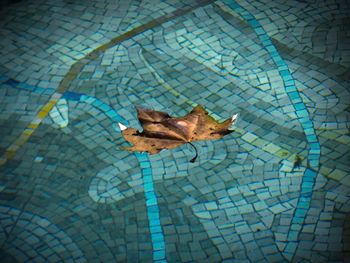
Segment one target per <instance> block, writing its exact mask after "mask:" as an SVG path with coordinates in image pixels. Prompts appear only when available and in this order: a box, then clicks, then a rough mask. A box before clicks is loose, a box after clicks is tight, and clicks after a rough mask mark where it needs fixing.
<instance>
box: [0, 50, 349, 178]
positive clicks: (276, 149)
mask: <svg viewBox="0 0 350 263" xmlns="http://www.w3.org/2000/svg"><path fill="white" fill-rule="evenodd" d="M141 56H142V53H141ZM141 60H142V61H143V62H144V63H145V65H146V67H149V70H150V71H151V72H152V73H153V74H155V75H154V76H155V77H156V78H157V80H158V81H159V82H160V83H164V85H165V86H166V87H167V90H168V91H169V92H170V93H171V94H173V95H175V96H181V97H182V98H183V100H184V102H186V103H187V104H188V105H190V106H192V107H194V106H196V105H197V104H196V103H194V102H193V101H191V100H189V99H187V98H186V97H185V96H183V95H181V94H180V93H178V92H177V91H176V90H175V89H174V88H172V87H171V86H170V85H169V84H167V83H166V82H165V81H164V80H163V79H162V78H161V76H160V75H159V74H158V73H157V72H156V71H155V70H154V68H153V67H152V66H151V65H150V64H149V63H148V62H147V61H146V60H144V57H143V56H142V57H141ZM1 77H3V79H4V76H2V75H1V74H0V80H1ZM6 79H8V81H6V82H3V83H0V85H1V84H8V83H10V86H11V87H12V88H18V89H20V90H25V91H30V92H33V93H36V94H44V93H45V92H46V93H47V91H50V92H51V93H54V92H55V90H54V89H52V88H41V87H34V86H32V85H29V84H25V83H20V82H17V81H16V80H13V79H9V78H6ZM44 95H50V94H44ZM82 96H85V98H87V97H88V96H87V95H84V94H82V93H77V92H72V91H66V92H65V93H64V94H63V96H62V99H68V100H73V101H79V100H80V97H82ZM83 98H84V97H83ZM86 100H87V99H86ZM89 100H98V99H97V98H96V97H93V96H89ZM90 104H91V103H90ZM102 104H105V103H104V102H102V101H100V102H99V103H98V104H96V105H94V106H95V107H98V108H99V107H100V105H102ZM104 107H105V108H107V107H110V106H109V105H107V104H105V106H104ZM100 110H102V109H100ZM113 111H114V110H113V109H112V108H111V109H110V110H108V111H105V114H106V115H107V116H108V117H109V118H111V119H112V120H113V121H116V122H122V123H124V122H126V120H124V119H123V118H121V117H120V118H117V117H116V115H115V114H114V113H112V112H113ZM219 117H220V116H219ZM220 118H221V117H220ZM117 131H118V132H119V129H118V130H117ZM235 131H236V132H238V133H239V134H241V135H242V137H241V138H242V140H244V141H245V142H247V143H249V144H251V145H253V146H256V147H259V148H261V149H262V150H263V151H265V152H267V153H270V154H272V155H274V156H276V157H278V158H284V159H286V160H288V161H290V162H293V161H294V157H295V153H292V152H290V151H289V150H287V149H284V148H282V147H280V146H278V145H276V144H274V143H272V142H269V141H267V140H265V139H262V138H259V137H258V136H257V135H255V134H254V133H252V132H248V131H245V130H244V129H242V128H239V127H235ZM320 136H321V137H322V135H320ZM339 142H340V143H342V144H346V142H347V141H345V142H344V141H339ZM301 157H302V158H304V156H301ZM323 168H324V169H325V170H327V172H326V171H322V167H321V171H320V174H322V175H323V176H325V177H326V178H329V179H332V180H335V181H339V182H341V179H342V178H338V177H336V176H330V173H331V174H332V173H334V174H338V173H339V174H343V173H345V172H344V171H343V170H340V169H332V168H329V167H326V166H324V167H323Z"/></svg>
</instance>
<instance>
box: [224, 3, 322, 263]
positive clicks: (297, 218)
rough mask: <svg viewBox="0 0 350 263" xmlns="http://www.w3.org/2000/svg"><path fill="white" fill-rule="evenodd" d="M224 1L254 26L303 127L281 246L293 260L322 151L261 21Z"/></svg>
mask: <svg viewBox="0 0 350 263" xmlns="http://www.w3.org/2000/svg"><path fill="white" fill-rule="evenodd" d="M224 2H225V4H226V5H228V6H229V7H230V8H231V9H232V10H234V11H235V12H237V13H238V14H239V15H241V17H242V18H243V19H244V20H246V22H247V23H248V24H249V25H250V26H251V27H252V28H253V29H254V31H255V32H256V34H257V36H258V38H259V39H260V41H261V43H262V45H263V47H264V48H265V49H266V50H267V52H268V53H269V54H270V57H271V58H272V60H273V61H274V63H275V65H276V66H277V69H278V71H279V74H280V76H281V78H282V80H283V82H284V88H285V92H286V93H287V95H288V97H289V99H290V100H291V103H292V106H293V108H294V109H295V112H296V115H297V117H298V120H299V123H300V124H301V126H302V128H303V130H304V133H305V135H306V140H307V142H308V146H309V154H308V156H307V161H308V167H307V169H306V170H305V172H304V176H303V178H302V183H301V194H300V197H299V198H298V202H297V207H296V209H295V212H294V215H293V219H292V224H291V228H290V229H291V231H289V233H288V236H287V242H286V246H285V248H284V252H282V254H283V255H284V256H285V258H286V259H288V260H293V258H294V255H295V252H296V249H297V245H298V243H297V240H298V236H299V234H300V231H301V228H302V225H303V223H304V220H305V217H306V214H307V212H308V209H309V207H310V203H311V195H312V190H313V187H314V184H315V180H316V176H317V174H318V170H319V161H320V153H321V151H320V143H319V141H318V138H317V136H316V133H315V130H314V126H313V123H312V121H311V120H310V116H309V113H308V111H307V108H306V106H305V104H304V103H303V101H302V99H301V96H300V94H299V91H298V90H297V88H296V86H295V83H294V79H293V77H292V74H291V72H290V70H289V67H288V65H287V64H286V63H285V62H284V60H283V59H282V57H281V56H280V55H279V53H278V51H277V49H276V48H275V46H274V45H273V43H272V41H271V39H270V37H269V35H268V34H267V33H266V31H265V30H264V28H263V27H262V26H261V25H260V23H259V21H258V20H257V19H256V18H255V17H254V16H253V15H252V14H251V13H250V12H249V11H248V10H246V9H245V8H243V7H241V6H240V5H239V4H238V3H237V2H235V1H234V0H225V1H224Z"/></svg>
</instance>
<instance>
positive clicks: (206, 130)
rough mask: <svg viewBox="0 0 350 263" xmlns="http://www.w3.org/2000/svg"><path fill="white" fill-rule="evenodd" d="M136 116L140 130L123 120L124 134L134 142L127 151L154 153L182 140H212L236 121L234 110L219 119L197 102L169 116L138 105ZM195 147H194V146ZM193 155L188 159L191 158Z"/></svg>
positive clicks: (221, 134) (186, 141)
mask: <svg viewBox="0 0 350 263" xmlns="http://www.w3.org/2000/svg"><path fill="white" fill-rule="evenodd" d="M137 113H138V119H139V121H140V123H141V125H142V128H143V132H139V131H138V130H136V129H133V128H127V127H125V126H124V125H122V124H119V125H120V128H121V130H122V133H123V136H124V138H125V139H126V140H127V141H128V142H130V143H131V144H133V146H131V147H126V148H125V149H126V150H129V151H138V152H148V153H149V154H156V153H158V152H159V151H161V150H163V149H173V148H176V147H178V146H180V145H182V144H184V143H189V144H191V145H192V146H193V147H194V145H193V144H192V143H191V142H194V141H200V140H215V139H219V138H221V137H223V136H225V135H226V134H229V133H231V132H232V130H229V128H230V127H231V125H232V124H233V123H235V122H236V120H237V114H236V115H234V116H233V117H232V118H230V119H227V120H226V121H224V122H222V123H219V122H218V121H216V120H215V119H214V118H213V117H211V116H210V115H209V114H208V112H207V111H206V110H205V109H204V108H203V107H202V106H196V107H194V108H193V110H192V111H191V112H190V113H188V114H187V115H186V116H184V117H171V116H169V115H168V114H167V113H164V112H160V111H153V110H147V109H141V108H137ZM194 148H195V147H194ZM195 150H196V156H195V157H194V158H193V159H192V160H191V162H194V161H195V159H196V157H197V149H196V148H195Z"/></svg>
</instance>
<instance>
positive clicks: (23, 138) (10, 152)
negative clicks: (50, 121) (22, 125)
mask: <svg viewBox="0 0 350 263" xmlns="http://www.w3.org/2000/svg"><path fill="white" fill-rule="evenodd" d="M61 97H62V94H61V93H54V94H53V95H52V96H51V98H50V100H49V101H48V102H47V103H46V104H45V105H44V106H43V107H42V108H41V109H40V111H39V112H38V114H37V115H36V117H35V118H34V120H33V121H31V123H29V124H28V126H27V128H26V129H25V130H24V131H23V132H22V134H21V135H20V136H19V137H18V138H17V140H16V141H14V142H13V143H12V144H11V145H10V146H9V147H8V148H7V149H6V151H5V154H4V155H3V156H2V157H1V158H0V165H4V164H5V163H6V162H7V161H8V160H10V159H12V158H13V156H14V155H15V154H16V152H17V151H18V150H19V149H20V147H21V146H22V145H23V144H25V143H26V142H27V141H28V140H29V138H30V136H31V135H32V134H33V132H34V131H35V130H36V129H37V128H38V127H39V125H40V123H41V122H42V121H43V120H44V119H45V118H46V116H47V115H48V114H49V112H50V111H51V109H52V108H53V107H54V106H55V105H56V103H57V102H58V100H59V99H60V98H61Z"/></svg>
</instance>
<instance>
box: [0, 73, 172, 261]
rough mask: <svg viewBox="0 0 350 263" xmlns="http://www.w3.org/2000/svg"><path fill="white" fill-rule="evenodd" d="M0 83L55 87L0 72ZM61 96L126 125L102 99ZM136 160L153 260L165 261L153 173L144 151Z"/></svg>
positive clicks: (40, 91) (48, 90)
mask: <svg viewBox="0 0 350 263" xmlns="http://www.w3.org/2000/svg"><path fill="white" fill-rule="evenodd" d="M0 81H1V82H2V83H1V85H3V84H6V85H9V86H10V87H12V88H17V89H21V90H26V91H30V92H34V93H37V94H44V95H51V94H53V93H55V89H52V88H40V87H35V86H32V85H29V84H26V83H20V82H18V81H16V80H14V79H11V78H8V77H6V76H4V75H1V74H0ZM62 98H65V99H68V100H72V101H80V102H84V103H87V104H90V105H93V106H94V107H96V108H98V109H99V110H101V111H102V112H104V113H105V114H106V115H107V116H108V117H109V118H110V119H111V120H112V121H113V122H120V123H122V124H124V125H125V126H128V124H129V123H128V121H127V120H125V119H124V118H123V117H122V116H120V115H119V114H118V112H117V111H116V110H115V109H113V108H112V107H111V106H109V105H108V104H106V103H104V102H103V101H101V100H99V99H97V98H96V97H93V96H88V95H85V94H82V93H76V92H72V91H66V92H65V93H63V96H62ZM114 129H115V130H116V131H117V132H120V130H119V128H117V127H116V125H115V127H114ZM135 156H136V158H137V160H138V161H139V164H140V168H141V172H142V177H143V187H144V193H145V198H146V208H147V217H148V223H149V228H150V233H151V240H152V246H153V262H157V263H166V262H167V260H166V253H165V240H164V234H163V230H162V226H161V222H160V214H159V206H158V200H157V195H156V193H155V190H154V183H153V174H152V167H151V162H150V160H149V158H148V154H146V153H135Z"/></svg>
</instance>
